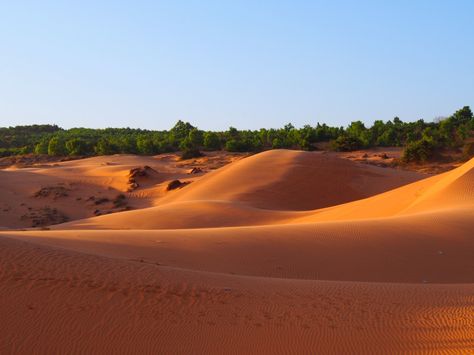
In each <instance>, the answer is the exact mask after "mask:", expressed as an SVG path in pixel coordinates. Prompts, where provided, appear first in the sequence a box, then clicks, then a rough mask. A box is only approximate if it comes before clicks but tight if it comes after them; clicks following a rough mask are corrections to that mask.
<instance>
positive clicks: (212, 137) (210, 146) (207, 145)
mask: <svg viewBox="0 0 474 355" xmlns="http://www.w3.org/2000/svg"><path fill="white" fill-rule="evenodd" d="M203 144H204V149H206V150H220V149H221V141H220V139H219V136H218V135H217V133H215V132H206V133H204V142H203Z"/></svg>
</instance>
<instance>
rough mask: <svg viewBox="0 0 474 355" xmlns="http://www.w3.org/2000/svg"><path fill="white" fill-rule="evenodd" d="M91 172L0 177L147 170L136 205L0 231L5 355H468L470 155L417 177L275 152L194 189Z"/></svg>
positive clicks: (97, 178)
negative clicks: (138, 175)
mask: <svg viewBox="0 0 474 355" xmlns="http://www.w3.org/2000/svg"><path fill="white" fill-rule="evenodd" d="M104 159H112V158H107V157H100V158H91V159H86V160H81V161H73V162H66V163H61V164H58V166H56V167H51V168H43V169H30V170H28V178H25V179H23V180H22V176H25V175H24V174H25V172H26V171H27V170H25V169H18V170H10V171H4V172H1V173H2V174H4V175H5V179H4V180H5V181H6V182H5V184H8V183H9V181H10V182H11V181H15V183H16V185H17V187H20V186H22V184H23V185H24V189H30V190H34V189H35V188H36V187H33V186H31V184H32V183H33V182H35V181H37V180H36V179H34V178H31V175H30V174H34V176H36V175H37V176H38V179H40V178H41V179H46V178H51V176H54V178H55V179H63V180H64V181H69V182H71V181H72V182H75V183H77V184H79V185H78V190H77V191H76V192H75V193H76V194H78V193H79V192H80V191H81V190H80V189H81V188H83V189H88V188H91V187H90V186H93V188H97V187H98V186H107V184H108V185H110V186H113V188H114V189H116V191H119V192H120V191H125V190H126V188H127V185H126V171H127V169H129V168H130V167H131V166H134V165H144V164H147V165H150V166H152V167H153V168H154V169H156V170H157V172H158V174H157V176H155V177H153V178H152V180H150V181H148V182H147V183H145V184H143V186H141V187H140V188H139V189H137V190H135V191H134V192H132V194H135V195H133V196H135V197H132V201H135V202H134V203H135V204H136V205H137V206H141V207H144V208H141V209H135V210H132V211H125V212H117V213H113V214H108V215H104V216H99V217H93V218H87V219H74V220H72V221H71V222H68V223H65V224H60V225H56V226H52V227H51V230H28V231H4V232H2V233H1V234H0V295H1V299H2V302H1V303H0V318H1V319H2V321H1V322H0V352H1V353H42V354H50V353H165V354H169V353H183V354H190V353H193V354H199V353H376V354H380V353H400V352H427V353H432V352H439V353H453V354H458V353H470V352H473V350H474V160H471V161H469V162H467V163H466V164H464V165H463V166H461V167H459V168H457V169H455V170H452V171H449V172H447V173H444V174H441V175H436V176H433V177H429V178H426V179H422V176H421V175H418V174H416V173H411V172H405V171H400V170H394V169H388V168H385V169H384V168H378V167H374V166H369V165H363V164H357V163H354V162H351V161H348V160H344V159H341V158H338V157H337V156H335V155H332V154H323V153H305V152H296V151H284V150H276V151H269V152H265V153H261V154H257V155H254V156H251V157H248V158H245V159H241V160H238V161H235V162H233V163H231V164H228V165H226V166H224V167H222V168H220V169H217V170H215V171H212V172H209V173H203V174H197V175H196V176H190V175H186V173H185V171H184V170H183V169H184V168H183V167H180V166H178V165H177V163H176V162H175V161H174V160H172V159H171V160H169V161H168V160H166V159H154V158H140V157H130V156H129V157H115V158H113V159H115V160H116V161H115V163H114V164H108V165H104ZM141 159H144V160H143V161H141ZM145 160H146V162H145ZM201 163H202V162H201ZM53 169H54V174H52V170H53ZM22 174H23V175H22ZM173 178H181V179H187V180H186V181H188V180H189V181H192V182H191V183H190V184H189V185H186V186H185V187H183V188H181V189H179V190H173V191H168V192H166V191H165V189H164V186H165V185H164V184H166V182H167V181H169V180H170V179H173ZM78 179H79V180H81V179H82V180H81V181H78ZM153 179H155V180H153ZM81 184H83V185H81ZM101 184H102V185H101ZM78 191H79V192H78ZM133 198H135V199H136V200H133ZM73 200H74V199H71V201H73ZM25 201H26V203H28V201H29V200H25ZM0 202H3V203H10V204H12V201H9V200H7V199H6V197H4V200H3V201H0ZM51 203H54V201H51ZM62 203H63V204H65V205H66V204H67V199H65V200H63V202H62ZM71 203H72V202H71ZM5 213H7V212H5ZM5 216H6V215H4V218H6V217H5ZM10 218H13V216H10ZM77 218H81V216H80V213H78V216H77Z"/></svg>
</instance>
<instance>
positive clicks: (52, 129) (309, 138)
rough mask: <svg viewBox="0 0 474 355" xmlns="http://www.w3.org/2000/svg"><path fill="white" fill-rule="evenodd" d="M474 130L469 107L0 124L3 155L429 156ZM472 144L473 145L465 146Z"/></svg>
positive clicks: (456, 145) (461, 142) (458, 144)
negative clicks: (199, 123) (245, 119)
mask: <svg viewBox="0 0 474 355" xmlns="http://www.w3.org/2000/svg"><path fill="white" fill-rule="evenodd" d="M473 131H474V118H473V113H472V111H471V109H470V107H469V106H465V107H463V108H462V109H460V110H458V111H456V112H455V113H454V114H452V115H451V116H449V117H446V118H443V119H439V120H437V121H435V122H425V121H424V120H422V119H420V120H418V121H415V122H403V121H402V120H400V119H399V118H398V117H395V118H394V119H393V120H389V121H387V122H384V121H381V120H377V121H375V122H374V123H373V125H372V126H370V127H366V125H365V124H364V123H363V122H362V121H355V122H352V123H351V124H350V125H348V126H347V127H345V128H344V127H331V126H328V125H326V124H320V123H317V124H316V125H315V126H311V125H305V126H303V127H302V128H296V127H294V126H293V125H292V124H291V123H290V124H287V125H285V126H284V127H282V128H279V129H265V128H262V129H259V130H238V129H236V128H234V127H230V128H229V129H228V130H226V131H220V132H214V131H203V130H200V129H198V128H197V127H195V126H193V125H192V124H191V123H189V122H183V121H178V122H177V123H176V124H175V125H174V127H172V128H171V129H170V130H165V131H154V130H143V129H132V128H106V129H90V128H71V129H62V128H60V127H58V126H56V125H31V126H16V127H4V128H0V156H9V155H18V154H31V153H33V154H48V155H53V156H66V155H69V156H94V155H110V154H142V155H154V154H160V153H166V152H175V151H181V152H182V155H183V158H190V157H195V156H199V155H200V154H201V151H217V150H226V151H229V152H258V151H262V150H267V149H278V148H287V149H302V150H315V149H318V147H320V146H321V143H326V144H325V145H324V146H325V147H327V148H329V149H333V150H336V151H352V150H358V149H363V148H371V147H393V146H398V147H401V146H403V147H405V150H404V157H403V158H404V160H405V161H426V160H429V159H432V158H434V157H436V155H437V154H438V153H439V152H441V151H443V150H444V149H460V148H462V147H463V146H465V145H466V142H468V138H469V137H472V132H473ZM466 149H467V150H468V151H469V149H471V150H472V149H473V148H472V144H471V145H470V146H469V147H467V148H466V147H465V150H466Z"/></svg>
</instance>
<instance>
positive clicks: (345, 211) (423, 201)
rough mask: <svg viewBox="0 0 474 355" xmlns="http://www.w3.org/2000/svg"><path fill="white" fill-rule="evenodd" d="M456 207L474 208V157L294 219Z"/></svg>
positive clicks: (362, 216)
mask: <svg viewBox="0 0 474 355" xmlns="http://www.w3.org/2000/svg"><path fill="white" fill-rule="evenodd" d="M453 208H454V209H460V208H461V209H466V210H468V211H472V210H474V159H471V160H470V161H468V162H467V163H465V164H464V165H462V166H460V167H459V168H456V169H454V170H452V171H448V172H446V173H443V174H440V175H437V176H433V177H430V178H427V179H424V180H421V181H418V182H415V183H412V184H409V185H407V186H403V187H400V188H398V189H394V190H392V191H388V192H386V193H382V194H379V195H376V196H373V197H370V198H367V199H364V200H361V201H354V202H351V203H347V204H344V205H340V206H335V207H331V208H327V209H321V210H318V211H315V213H314V214H312V215H310V216H305V217H303V218H301V219H298V220H296V221H295V222H300V223H302V222H318V221H330V220H348V219H367V218H368V219H371V218H385V217H392V216H396V215H409V214H414V213H425V212H430V211H435V210H447V211H449V210H450V209H453Z"/></svg>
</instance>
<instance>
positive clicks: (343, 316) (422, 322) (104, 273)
mask: <svg viewBox="0 0 474 355" xmlns="http://www.w3.org/2000/svg"><path fill="white" fill-rule="evenodd" d="M0 295H1V297H2V302H0V314H1V315H2V321H1V322H0V352H1V353H18V354H25V353H37V354H51V353H69V354H70V353H101V354H105V353H114V354H126V353H155V354H156V353H160V354H163V353H166V354H170V353H173V354H190V353H192V354H209V353H216V354H217V353H223V352H225V353H229V354H237V353H240V354H241V353H247V354H250V353H372V354H380V353H387V352H389V353H399V352H405V353H406V352H410V353H414V352H431V353H433V352H437V353H441V352H443V353H452V354H455V353H456V354H459V353H468V352H469V351H471V350H472V349H473V348H474V340H473V339H474V338H473V331H472V329H473V328H474V318H473V316H472V314H473V313H474V306H473V305H474V296H473V295H474V288H473V285H467V284H465V285H452V286H450V285H406V284H387V283H352V282H323V281H295V280H282V279H270V278H248V277H242V276H235V275H234V276H232V275H227V276H226V275H222V274H207V273H197V272H192V271H179V270H173V269H169V268H164V267H157V266H155V265H150V264H147V263H137V262H129V261H123V260H118V259H110V258H105V257H98V256H92V255H85V254H81V253H77V252H72V251H66V250H61V249H55V248H50V247H44V246H35V245H34V244H30V243H25V242H21V241H16V240H10V239H7V238H4V237H0Z"/></svg>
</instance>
